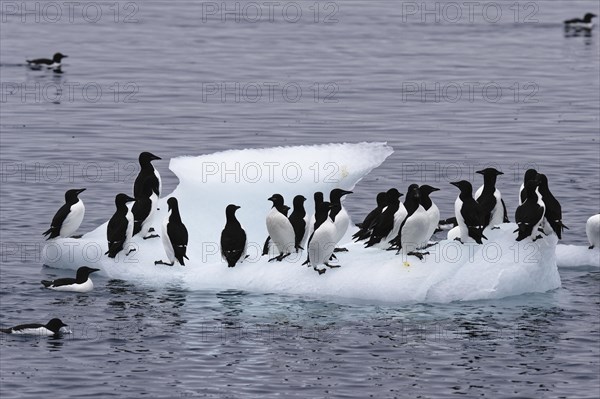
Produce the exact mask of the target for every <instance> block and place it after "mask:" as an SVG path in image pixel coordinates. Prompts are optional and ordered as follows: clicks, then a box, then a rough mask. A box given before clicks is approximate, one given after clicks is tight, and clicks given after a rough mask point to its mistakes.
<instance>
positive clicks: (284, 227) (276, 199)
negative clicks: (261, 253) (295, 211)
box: [266, 194, 296, 262]
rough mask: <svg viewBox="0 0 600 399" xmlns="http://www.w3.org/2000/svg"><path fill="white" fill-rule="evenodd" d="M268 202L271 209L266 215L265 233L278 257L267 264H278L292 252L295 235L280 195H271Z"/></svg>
mask: <svg viewBox="0 0 600 399" xmlns="http://www.w3.org/2000/svg"><path fill="white" fill-rule="evenodd" d="M269 201H271V202H273V207H272V208H271V211H270V212H269V214H268V215H267V220H266V223H267V231H268V233H269V237H271V240H272V241H273V242H274V243H275V245H276V246H277V250H278V251H279V255H278V256H276V257H274V258H271V259H269V262H271V261H273V260H277V261H278V262H280V261H282V260H283V259H284V258H285V257H287V256H289V255H290V254H291V253H292V251H294V246H295V244H296V235H295V234H294V227H293V226H292V223H291V222H290V220H289V219H288V218H287V216H286V214H287V211H286V210H285V209H284V207H285V205H284V203H283V197H282V196H281V194H273V195H272V196H271V197H269ZM288 210H289V207H288Z"/></svg>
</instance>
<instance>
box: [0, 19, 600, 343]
mask: <svg viewBox="0 0 600 399" xmlns="http://www.w3.org/2000/svg"><path fill="white" fill-rule="evenodd" d="M595 17H596V15H595V14H592V13H587V14H585V15H584V17H583V18H582V19H580V18H574V19H570V20H566V21H564V27H565V30H566V31H576V32H579V31H582V30H583V31H591V29H592V28H593V27H594V23H593V21H592V19H593V18H595ZM67 57H68V56H67V55H64V54H61V53H56V54H54V56H53V57H52V59H47V58H38V59H33V60H26V62H27V65H28V67H29V68H31V69H32V70H42V69H48V70H52V71H54V72H55V73H62V60H63V59H64V58H67ZM158 159H160V158H159V157H157V156H155V155H153V154H151V153H149V152H143V153H141V154H140V156H139V162H140V166H141V170H140V173H139V175H138V177H137V178H136V180H135V183H134V189H133V197H130V196H128V195H126V194H122V193H121V194H118V195H117V196H116V198H115V205H116V207H117V210H116V212H115V214H114V215H113V217H112V218H111V219H110V221H109V222H108V227H107V232H106V233H107V239H108V251H107V252H106V254H105V255H108V256H109V257H111V258H114V257H116V256H117V254H118V253H119V252H121V251H123V250H124V248H128V244H129V241H130V240H131V239H132V237H133V236H134V235H137V234H140V233H141V234H143V238H144V239H150V238H156V237H158V235H157V234H156V233H154V230H153V229H152V228H151V227H150V226H149V225H150V222H151V219H152V215H153V213H154V212H155V210H157V204H158V199H159V197H160V193H161V180H160V174H159V173H158V171H157V170H155V169H154V167H153V166H152V163H151V162H152V161H153V160H158ZM477 173H479V174H482V175H483V179H484V183H483V185H482V186H481V187H480V188H479V189H478V190H477V191H476V192H475V195H474V196H473V187H472V185H471V183H470V182H468V181H466V180H461V181H458V182H453V183H451V184H452V185H454V186H456V187H457V188H458V189H459V190H460V194H459V195H458V197H457V199H456V201H455V204H454V208H455V214H456V216H455V218H450V219H448V220H446V221H440V219H439V217H440V214H439V210H438V208H437V206H436V205H435V204H434V203H433V201H432V200H431V198H430V197H429V195H430V194H431V193H433V192H435V191H438V190H439V189H438V188H435V187H431V186H429V185H422V186H418V185H416V184H411V185H410V186H409V187H408V190H407V192H406V196H405V199H404V202H400V197H402V194H401V193H400V192H398V190H397V189H395V188H392V189H390V190H388V191H387V192H381V193H379V194H378V195H377V199H376V200H377V207H376V208H375V209H373V210H372V211H371V212H370V213H369V214H368V215H367V216H366V217H365V219H364V220H363V222H362V223H359V224H357V226H358V227H359V230H358V231H357V232H356V233H355V234H354V235H353V238H354V239H355V240H356V241H357V242H358V241H362V242H364V243H365V247H371V246H375V247H379V248H384V249H391V250H397V251H398V252H399V251H401V250H402V251H404V253H405V254H407V255H414V256H416V257H418V258H420V259H422V258H423V256H424V255H426V254H427V252H426V251H425V249H426V248H427V247H428V246H429V245H431V244H430V243H429V239H430V238H431V236H432V235H433V234H434V233H435V232H436V231H439V228H440V226H443V225H448V224H449V223H451V224H453V225H458V231H456V232H455V234H454V237H452V234H450V233H449V235H448V238H449V239H450V238H454V239H456V240H458V241H461V242H463V241H465V242H466V241H471V242H472V241H474V242H476V243H478V244H481V243H482V240H483V239H487V238H486V237H485V235H484V230H485V229H486V228H487V227H488V226H489V227H491V228H497V227H496V226H498V225H499V224H501V223H506V222H508V216H507V212H506V206H505V205H504V201H503V200H502V197H501V194H500V191H499V190H498V189H496V188H495V184H496V178H497V177H498V176H499V175H502V172H500V171H498V170H496V169H494V168H487V169H483V170H480V171H478V172H477ZM84 190H85V189H84V188H83V189H74V190H69V191H67V192H66V194H65V202H66V203H65V205H63V206H62V207H61V208H60V209H59V210H58V212H57V213H56V215H55V216H54V218H53V219H52V223H51V226H50V228H49V229H48V230H47V231H46V232H45V233H44V235H46V236H48V239H52V238H56V237H70V236H72V235H73V234H74V233H75V232H76V231H77V229H78V228H79V226H80V224H81V222H82V221H83V216H84V213H85V207H84V205H83V202H82V201H81V199H79V197H78V196H79V194H81V193H82V192H83V191H84ZM351 193H352V192H351V191H346V190H342V189H339V188H336V189H333V190H332V191H331V193H330V195H329V201H324V196H323V193H321V192H317V193H315V194H314V201H315V213H314V215H312V216H311V217H310V218H308V217H307V215H306V211H305V210H304V202H305V201H306V198H305V197H304V196H302V195H298V196H296V197H294V199H293V207H294V209H293V211H292V213H291V214H290V216H289V217H288V216H287V215H288V213H289V210H290V207H289V206H287V205H285V203H284V198H283V197H282V196H281V195H280V194H273V195H272V196H271V197H270V198H269V201H271V202H272V203H273V207H272V209H271V211H270V212H269V214H268V215H267V219H266V224H267V231H268V233H269V237H268V238H267V241H266V242H265V246H264V249H263V255H267V254H268V253H269V248H270V246H272V245H274V246H275V247H276V249H277V250H278V251H279V255H278V256H276V257H274V258H272V259H270V260H269V261H273V260H277V261H281V260H283V259H284V258H285V257H287V256H289V255H290V254H291V253H292V252H294V251H296V252H297V251H300V250H303V249H304V248H303V245H304V243H305V242H306V241H307V238H308V242H307V244H306V245H307V251H306V252H307V259H306V262H305V263H304V264H308V265H309V266H313V268H314V270H316V271H317V272H318V273H319V274H323V273H325V271H326V269H325V268H319V266H320V265H324V266H327V267H330V268H335V267H340V265H339V264H332V263H330V261H331V260H332V259H335V254H334V253H335V252H339V251H345V249H344V248H337V247H336V245H337V243H338V242H339V241H340V240H341V239H342V238H343V237H344V235H345V234H346V231H347V229H348V227H349V224H350V218H349V216H348V212H347V211H346V209H345V208H344V207H343V205H342V203H341V199H342V197H344V196H345V195H347V194H351ZM130 202H134V203H133V206H132V207H131V208H129V207H128V205H127V204H128V203H130ZM167 205H168V211H169V214H168V216H167V218H166V219H165V221H164V223H163V229H162V241H163V246H164V248H165V252H166V255H167V258H168V259H169V262H165V261H163V260H158V261H156V262H154V263H155V264H157V265H158V264H162V265H169V266H173V265H174V264H175V261H177V262H179V264H180V265H182V266H183V265H184V264H185V263H184V259H188V258H187V256H186V250H187V242H188V233H187V229H186V227H185V225H184V224H183V222H182V220H181V215H180V214H179V206H178V202H177V199H176V198H174V197H171V198H169V199H168V200H167ZM239 208H240V207H239V206H237V205H234V204H230V205H228V206H227V208H226V209H225V214H226V218H227V222H226V224H225V228H224V229H223V231H222V233H221V255H222V256H223V258H224V259H225V260H226V262H227V265H228V266H229V267H234V266H235V265H236V264H237V263H238V262H241V261H243V260H244V259H245V258H246V233H245V231H244V229H243V228H242V226H241V224H240V222H239V221H238V220H237V218H236V216H235V213H236V211H237V210H238V209H239ZM515 221H516V223H517V226H518V228H517V230H515V232H516V233H518V234H517V238H516V240H517V241H521V240H523V239H525V238H527V237H530V238H531V239H532V240H534V241H535V240H537V239H540V238H542V235H541V234H545V235H548V234H556V235H557V236H558V238H559V239H560V238H561V235H562V231H563V229H565V228H567V227H566V226H565V225H564V224H563V223H562V213H561V207H560V204H559V202H558V201H557V200H556V198H554V196H553V195H552V193H551V192H550V190H549V188H548V179H547V178H546V176H545V175H543V174H540V173H538V172H537V171H535V170H533V169H530V170H528V171H527V172H526V173H525V177H524V182H523V184H522V185H521V189H520V192H519V207H518V208H517V210H516V213H515ZM452 231H455V230H451V232H452ZM586 233H587V236H588V240H589V242H590V247H589V248H590V249H592V248H594V247H600V214H597V215H594V216H592V217H590V218H589V219H588V221H587V224H586ZM134 250H135V249H129V250H128V251H127V253H126V255H128V254H129V253H130V252H131V251H134ZM398 252H397V253H398ZM98 270H99V269H95V268H91V267H87V266H82V267H80V268H79V269H77V274H76V277H75V278H60V279H57V280H53V281H47V280H43V281H42V284H43V285H44V287H46V288H49V289H53V290H57V291H74V292H89V291H91V290H92V289H93V287H94V285H93V283H92V280H91V279H90V278H89V276H90V274H92V273H94V272H96V271H98ZM64 327H67V325H66V324H64V323H63V322H62V321H61V320H60V319H57V318H54V319H52V320H50V321H49V322H48V323H46V324H39V323H30V324H22V325H18V326H15V327H10V328H3V329H0V332H3V333H8V334H33V335H46V336H52V335H57V334H59V333H60V332H61V329H62V328H64Z"/></svg>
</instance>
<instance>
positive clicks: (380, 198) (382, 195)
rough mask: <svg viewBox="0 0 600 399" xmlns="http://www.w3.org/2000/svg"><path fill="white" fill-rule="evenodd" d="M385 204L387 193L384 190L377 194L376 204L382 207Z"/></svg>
mask: <svg viewBox="0 0 600 399" xmlns="http://www.w3.org/2000/svg"><path fill="white" fill-rule="evenodd" d="M386 205H387V193H386V192H385V191H382V192H380V193H379V194H377V206H378V207H380V208H383V207H384V206H386Z"/></svg>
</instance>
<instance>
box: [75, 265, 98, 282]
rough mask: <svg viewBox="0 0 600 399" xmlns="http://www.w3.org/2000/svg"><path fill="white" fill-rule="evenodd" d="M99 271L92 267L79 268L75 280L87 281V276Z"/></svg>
mask: <svg viewBox="0 0 600 399" xmlns="http://www.w3.org/2000/svg"><path fill="white" fill-rule="evenodd" d="M97 271H100V269H95V268H93V267H87V266H81V267H80V268H79V269H77V276H76V279H77V280H83V281H85V280H87V278H88V276H89V275H90V274H92V273H94V272H97Z"/></svg>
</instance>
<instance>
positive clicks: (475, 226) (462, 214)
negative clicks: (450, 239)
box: [450, 180, 487, 244]
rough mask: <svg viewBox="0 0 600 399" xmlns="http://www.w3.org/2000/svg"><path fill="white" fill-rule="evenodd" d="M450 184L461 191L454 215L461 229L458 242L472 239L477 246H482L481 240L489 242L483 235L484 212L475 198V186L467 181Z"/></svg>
mask: <svg viewBox="0 0 600 399" xmlns="http://www.w3.org/2000/svg"><path fill="white" fill-rule="evenodd" d="M450 184H452V185H453V186H455V187H458V189H459V190H460V194H459V195H458V197H456V201H455V202H454V214H455V216H456V221H457V222H458V226H459V228H460V239H458V241H460V242H463V240H466V239H467V237H470V238H472V239H473V240H475V242H476V243H477V244H482V241H481V239H482V238H485V239H486V240H487V237H486V236H485V235H483V227H484V226H483V212H482V210H481V207H480V205H479V203H478V202H477V201H475V199H474V198H473V186H472V185H471V183H469V182H468V181H466V180H461V181H457V182H451V183H450Z"/></svg>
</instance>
